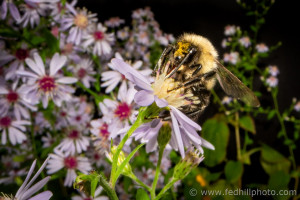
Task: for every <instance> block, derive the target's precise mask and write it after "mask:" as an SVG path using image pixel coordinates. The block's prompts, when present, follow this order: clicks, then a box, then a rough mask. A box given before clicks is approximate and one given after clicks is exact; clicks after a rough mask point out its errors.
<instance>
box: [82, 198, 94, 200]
mask: <svg viewBox="0 0 300 200" xmlns="http://www.w3.org/2000/svg"><path fill="white" fill-rule="evenodd" d="M83 200H92V199H91V198H90V197H86V198H84V199H83Z"/></svg>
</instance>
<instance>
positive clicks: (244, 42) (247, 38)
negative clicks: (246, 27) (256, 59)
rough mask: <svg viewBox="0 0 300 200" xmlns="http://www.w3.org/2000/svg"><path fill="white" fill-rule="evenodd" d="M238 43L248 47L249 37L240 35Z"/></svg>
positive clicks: (249, 43)
mask: <svg viewBox="0 0 300 200" xmlns="http://www.w3.org/2000/svg"><path fill="white" fill-rule="evenodd" d="M239 43H240V44H241V45H242V46H244V47H246V48H248V47H249V46H250V45H251V40H250V38H249V37H248V36H244V37H241V38H240V39H239Z"/></svg>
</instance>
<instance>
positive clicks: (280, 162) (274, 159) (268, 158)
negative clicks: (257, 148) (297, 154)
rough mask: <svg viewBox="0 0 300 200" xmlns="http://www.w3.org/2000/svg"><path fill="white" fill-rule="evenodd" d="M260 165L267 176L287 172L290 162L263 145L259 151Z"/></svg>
mask: <svg viewBox="0 0 300 200" xmlns="http://www.w3.org/2000/svg"><path fill="white" fill-rule="evenodd" d="M260 163H261V165H262V167H263V169H264V170H265V172H266V173H267V174H273V173H275V172H277V171H284V172H286V173H288V172H289V170H290V166H291V162H290V161H289V160H288V159H287V158H285V157H284V156H283V155H282V154H280V153H279V152H278V151H276V150H275V149H273V148H271V147H269V146H268V145H265V144H264V145H263V146H262V150H261V158H260Z"/></svg>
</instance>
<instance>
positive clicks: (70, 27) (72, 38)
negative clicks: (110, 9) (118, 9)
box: [61, 7, 97, 45]
mask: <svg viewBox="0 0 300 200" xmlns="http://www.w3.org/2000/svg"><path fill="white" fill-rule="evenodd" d="M67 8H70V7H67ZM96 15H97V14H92V13H90V12H88V11H87V10H86V9H85V8H83V9H81V10H80V9H77V10H74V9H70V14H68V15H65V16H64V17H63V18H62V20H61V29H62V31H68V33H69V34H68V38H67V42H71V43H73V44H76V45H79V44H80V42H81V40H82V37H83V36H84V35H86V34H87V33H88V32H89V31H90V30H91V28H92V26H93V23H95V22H96V21H97V18H95V17H96Z"/></svg>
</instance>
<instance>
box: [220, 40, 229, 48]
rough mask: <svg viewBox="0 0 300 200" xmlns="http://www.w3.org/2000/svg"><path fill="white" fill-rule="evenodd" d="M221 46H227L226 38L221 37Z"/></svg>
mask: <svg viewBox="0 0 300 200" xmlns="http://www.w3.org/2000/svg"><path fill="white" fill-rule="evenodd" d="M221 46H222V47H223V48H226V47H227V46H228V43H227V39H223V40H222V43H221Z"/></svg>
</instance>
